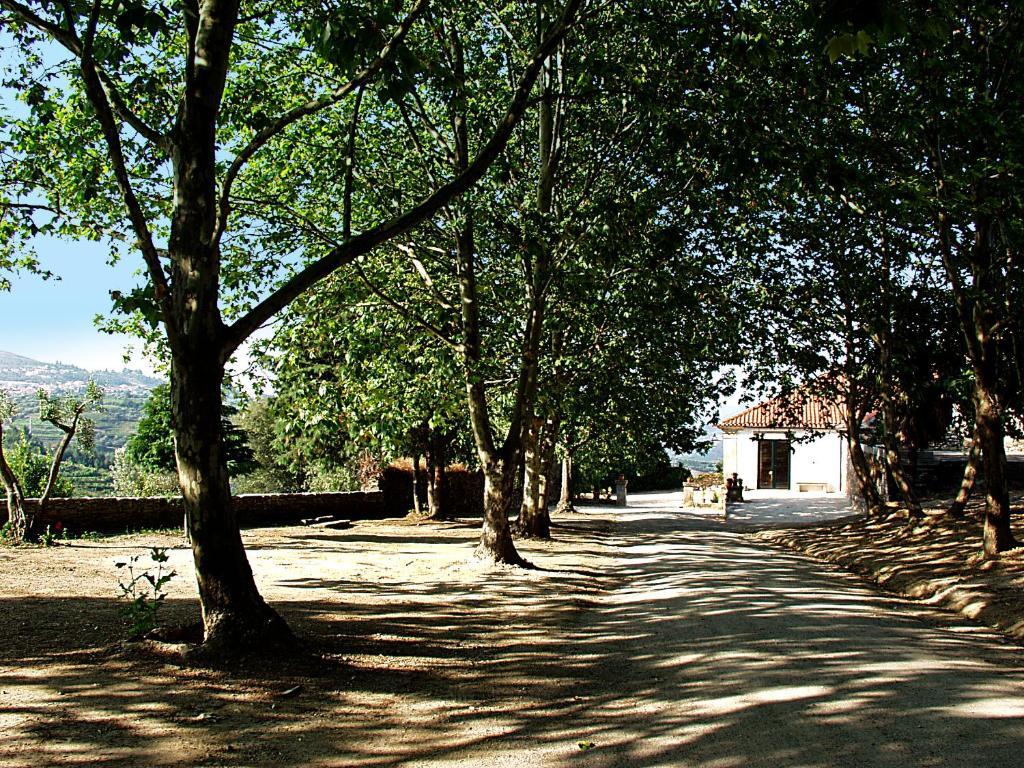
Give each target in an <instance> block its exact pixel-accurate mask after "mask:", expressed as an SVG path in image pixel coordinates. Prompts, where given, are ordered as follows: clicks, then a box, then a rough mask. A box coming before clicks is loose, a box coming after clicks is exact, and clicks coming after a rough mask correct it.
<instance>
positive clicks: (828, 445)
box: [790, 432, 847, 493]
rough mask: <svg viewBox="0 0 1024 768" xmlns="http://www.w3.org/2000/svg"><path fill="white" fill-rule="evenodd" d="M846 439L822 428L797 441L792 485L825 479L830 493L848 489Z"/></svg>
mask: <svg viewBox="0 0 1024 768" xmlns="http://www.w3.org/2000/svg"><path fill="white" fill-rule="evenodd" d="M846 450H847V449H846V441H845V440H843V438H842V437H840V436H839V434H837V433H836V432H822V433H818V434H817V436H815V437H813V438H812V439H810V440H809V441H807V442H800V443H795V444H794V450H793V466H792V469H791V471H790V481H791V483H792V484H791V486H790V487H791V488H792V489H793V490H794V491H795V490H798V489H799V488H800V483H826V484H827V485H828V486H829V487H828V488H827V490H828V491H829V492H830V493H838V492H840V491H843V492H845V491H846V477H845V475H846Z"/></svg>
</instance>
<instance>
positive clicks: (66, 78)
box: [0, 0, 581, 652]
mask: <svg viewBox="0 0 1024 768" xmlns="http://www.w3.org/2000/svg"><path fill="white" fill-rule="evenodd" d="M580 4H581V0H568V2H567V3H566V5H565V7H564V9H563V12H562V13H561V14H560V15H559V16H558V17H557V18H555V19H554V20H553V21H552V23H551V24H550V25H549V26H548V27H547V28H546V29H545V31H544V34H543V36H542V37H541V38H540V42H539V44H537V45H536V46H531V47H530V52H529V53H527V55H526V56H525V57H524V56H522V55H519V56H516V57H515V59H514V62H510V64H511V65H512V66H513V68H514V69H521V71H522V76H521V77H520V78H519V80H518V82H516V83H515V84H514V86H513V88H512V90H511V95H510V97H509V100H508V107H507V109H506V110H505V111H504V114H503V116H502V117H501V118H500V119H499V120H498V122H497V123H496V124H495V126H496V127H495V128H494V130H493V132H492V133H491V135H490V137H489V139H488V141H487V142H486V143H485V144H483V145H482V146H481V148H480V151H479V152H478V153H477V154H476V155H475V156H474V158H473V159H472V161H471V162H468V163H467V164H466V166H465V168H464V169H463V170H462V172H461V173H459V174H457V175H453V176H452V177H450V180H449V181H448V182H447V183H445V184H444V185H443V186H441V187H440V188H439V189H438V190H436V191H435V192H434V193H433V194H431V195H429V196H427V197H425V198H422V199H419V202H415V203H408V204H405V205H402V206H400V207H399V208H397V209H393V210H392V211H391V212H390V213H389V215H388V216H387V217H386V218H385V219H383V220H381V221H379V222H375V223H368V225H367V227H366V228H365V229H363V230H362V231H361V232H359V233H357V234H353V233H352V231H351V230H350V229H349V228H348V227H347V226H340V225H339V224H338V217H336V218H335V221H334V223H333V225H332V231H333V232H335V234H336V236H335V237H333V238H332V240H333V245H331V246H330V247H327V248H317V249H313V250H308V251H305V252H304V253H302V254H301V256H300V264H299V266H297V267H296V269H295V270H294V271H293V272H292V273H291V274H290V275H286V276H284V277H283V278H282V277H281V274H280V273H281V264H282V261H286V259H285V257H286V254H287V251H285V250H283V249H282V248H281V247H279V243H276V242H274V241H273V240H272V239H271V240H268V239H262V240H261V239H260V237H259V232H260V229H261V225H262V224H263V223H265V222H267V221H270V220H273V219H274V218H275V217H278V216H285V217H287V216H288V213H287V211H286V210H284V209H283V208H282V207H281V206H279V205H278V204H277V203H276V202H273V201H266V200H265V199H264V200H263V201H256V202H254V201H253V196H246V197H243V196H242V195H240V194H239V188H240V187H241V188H245V187H248V186H249V185H250V183H251V182H253V181H255V182H256V183H257V188H258V184H259V181H260V179H259V177H258V169H259V166H260V164H259V163H258V162H257V163H251V161H252V160H253V159H254V158H258V156H260V155H264V156H270V157H275V156H276V153H278V152H279V151H280V150H281V148H282V147H285V148H287V147H289V146H291V144H290V142H291V139H292V138H293V137H294V134H293V133H292V131H293V130H300V129H301V128H302V127H303V125H304V124H311V123H314V122H316V123H318V124H327V125H331V124H332V121H333V120H336V119H337V118H338V117H339V116H340V115H343V114H345V109H346V107H348V106H349V104H351V102H352V99H355V98H357V97H358V94H362V93H363V92H364V90H367V89H369V88H372V87H378V88H389V87H392V86H393V85H394V79H393V78H392V77H390V76H389V75H390V73H393V72H394V67H396V66H404V67H407V68H410V69H411V68H413V67H414V66H415V64H416V61H417V59H416V57H415V56H412V55H409V52H408V51H407V49H406V48H405V46H404V43H405V41H406V38H407V37H408V35H409V33H410V30H411V29H412V28H413V26H414V25H415V23H416V21H417V19H418V18H419V17H420V16H421V15H422V13H423V10H424V8H425V6H426V1H425V0H418V1H417V2H416V3H415V4H413V5H412V6H411V7H410V8H408V10H407V11H406V13H405V15H404V16H401V15H400V14H401V12H402V10H403V9H401V8H397V7H395V6H392V5H388V6H383V5H377V4H369V5H363V4H361V3H357V2H353V3H341V4H340V5H339V6H337V7H333V6H332V7H330V8H327V9H324V8H322V7H320V6H308V5H307V4H304V3H286V4H281V3H266V2H260V1H259V0H254V1H253V2H252V3H250V4H249V5H247V6H246V9H245V12H244V13H243V12H242V10H241V7H240V4H239V3H238V2H236V1H234V0H211V1H209V2H203V3H196V2H192V1H191V0H190V1H189V2H185V3H182V4H180V5H177V6H164V5H160V4H156V3H148V2H144V1H143V0H131V1H130V2H128V3H123V2H122V3H118V4H113V3H111V4H107V3H105V2H103V1H102V0H98V1H97V2H93V3H84V2H80V1H78V0H74V1H72V2H67V3H62V4H60V5H59V6H54V5H51V4H49V3H45V2H33V3H29V4H23V3H22V2H19V0H0V9H2V10H3V17H2V21H3V24H4V27H5V28H6V29H7V30H8V31H9V34H11V35H13V37H14V40H15V42H16V43H17V47H18V48H19V49H20V50H22V51H23V52H25V55H24V56H23V58H22V59H21V61H20V63H19V65H18V67H17V72H16V73H15V75H16V77H15V78H14V80H15V85H16V87H17V88H18V90H20V91H21V92H22V93H25V94H26V97H25V99H26V103H27V105H28V107H29V108H30V110H31V112H32V115H31V119H29V120H25V121H9V122H7V124H6V125H5V130H6V135H7V137H8V141H7V142H6V143H7V146H8V147H9V148H11V151H14V152H15V153H16V154H17V156H18V162H17V164H15V165H14V167H13V168H12V173H11V175H10V178H9V179H7V180H5V183H6V185H7V194H8V196H9V197H11V198H15V197H17V198H18V199H17V200H14V201H13V202H12V205H14V206H16V207H20V208H21V209H24V208H25V206H28V205H32V204H35V202H36V201H37V200H38V199H43V200H45V201H46V204H47V207H48V208H49V211H50V215H53V216H56V217H58V218H59V219H61V222H62V223H61V227H62V230H61V231H62V232H63V233H64V234H69V235H72V236H91V237H107V238H111V237H118V236H120V235H121V233H122V232H124V231H125V229H126V228H127V230H128V231H129V232H131V236H130V243H131V245H130V246H125V250H128V249H129V248H134V249H137V250H138V252H139V253H141V255H142V257H143V260H144V263H145V265H146V276H147V280H148V282H147V285H146V286H144V287H143V288H140V289H138V290H136V291H134V292H132V293H131V294H128V295H120V296H116V297H115V298H116V299H117V301H118V303H119V306H120V307H122V308H124V309H128V310H134V311H136V312H137V313H139V315H140V316H141V317H142V318H144V319H145V321H147V322H148V323H149V324H150V327H154V328H155V327H156V326H157V325H160V326H161V327H162V330H163V335H164V340H165V342H166V345H167V349H168V352H169V357H170V363H171V365H170V367H171V397H172V411H173V414H174V430H175V447H176V459H177V468H178V474H179V478H180V482H181V487H182V494H183V497H184V503H185V508H186V516H187V520H188V525H189V530H190V533H191V540H192V549H193V556H194V559H195V563H196V575H197V581H198V586H199V595H200V602H201V605H202V611H203V621H204V626H205V640H204V642H205V644H206V647H207V650H208V651H213V652H216V651H223V652H229V651H230V652H242V651H244V650H246V649H251V648H259V647H263V646H265V645H266V644H268V643H274V642H289V641H290V639H291V633H290V631H289V630H288V628H287V626H286V625H285V623H284V622H283V621H282V620H281V619H280V617H279V616H278V615H277V614H276V612H274V611H273V610H272V609H271V608H270V607H269V606H267V605H266V603H265V602H264V601H263V599H262V597H261V596H260V595H259V592H258V590H257V589H256V585H255V582H254V580H253V578H252V572H251V569H250V567H249V564H248V561H247V559H246V556H245V551H244V548H243V546H242V542H241V536H240V534H239V530H238V524H237V520H236V518H235V515H234V512H233V511H232V506H231V500H230V486H229V481H228V472H227V468H226V457H225V451H224V441H223V434H222V431H221V424H222V421H221V415H222V413H221V411H222V402H221V401H222V394H221V389H222V384H223V379H224V368H225V364H226V363H227V361H228V360H229V358H230V357H231V355H232V354H233V353H234V352H235V351H236V350H237V349H238V347H239V345H240V344H242V343H243V342H244V341H245V340H246V339H247V338H248V337H249V336H250V335H251V334H252V333H253V332H254V331H255V330H257V329H258V328H259V327H260V326H262V325H263V324H264V323H266V322H267V321H268V320H270V319H271V318H272V317H273V316H274V315H275V314H277V313H278V312H279V311H280V310H282V309H283V308H285V307H286V306H287V305H288V304H289V303H291V302H292V301H293V300H294V299H295V298H297V297H298V296H300V295H302V294H303V293H304V292H305V291H306V290H308V289H309V288H310V287H312V286H313V285H315V284H316V283H317V282H319V281H320V280H321V279H323V278H324V277H326V276H327V275H329V274H331V273H332V272H334V271H335V270H337V269H339V268H341V267H343V266H345V265H347V264H350V263H351V262H352V261H353V260H354V259H356V258H358V257H360V256H362V255H363V254H366V253H369V252H370V251H372V250H373V249H374V248H376V247H377V246H379V245H381V244H382V243H386V242H388V241H389V240H391V239H393V238H395V237H397V236H399V235H400V234H402V233H404V232H407V231H408V230H409V229H410V228H412V227H414V226H416V225H417V224H418V223H420V222H422V221H424V220H426V219H428V218H429V217H431V216H432V215H434V214H436V213H437V211H439V210H441V209H442V208H443V207H444V206H445V205H446V204H447V203H449V202H451V201H452V200H454V199H455V198H456V197H457V196H458V195H460V194H462V193H463V192H464V191H465V190H466V189H468V188H469V187H471V186H472V185H473V184H474V183H475V182H476V181H477V180H478V179H479V178H480V177H481V176H482V175H483V174H484V173H485V172H486V170H487V168H488V167H489V166H490V165H491V163H492V162H493V161H494V159H495V158H496V157H497V156H498V155H499V154H500V152H501V150H502V148H503V147H504V146H505V144H506V142H507V141H508V138H509V136H510V135H511V133H512V131H513V129H514V128H515V125H516V123H517V122H518V120H519V119H520V117H521V116H522V114H523V111H524V110H525V108H526V106H527V103H528V100H529V98H530V93H531V90H532V86H533V83H534V81H535V79H536V77H537V75H538V73H539V72H540V70H541V68H542V67H543V65H544V62H545V61H546V60H547V58H548V57H549V56H550V55H551V54H552V52H553V51H554V50H555V49H556V47H557V46H558V44H559V42H560V40H561V39H562V37H563V36H564V35H565V34H566V32H567V31H568V30H569V29H570V28H571V27H572V25H573V24H574V23H575V20H576V13H577V10H578V9H579V6H580ZM384 30H389V31H388V32H384ZM307 42H308V43H309V45H308V46H307V45H304V43H307ZM55 50H59V51H60V53H61V54H62V55H63V56H64V58H62V59H60V60H59V61H57V62H54V63H52V64H51V62H49V61H47V62H46V63H45V65H44V63H43V59H44V56H43V53H44V52H45V53H46V54H47V55H49V54H51V53H52V52H53V51H55ZM510 71H513V70H510ZM311 78H312V79H311ZM310 90H313V91H316V92H317V93H316V95H315V96H313V97H312V98H309V96H308V94H309V92H310ZM72 147H73V148H75V149H74V152H73V153H71V154H70V156H69V148H72ZM85 147H87V148H88V151H84V148H85ZM99 158H105V159H104V160H100V159H99ZM57 168H59V169H60V170H59V172H56V173H51V169H54V170H55V169H57ZM297 170H299V169H296V168H295V167H294V166H293V165H290V164H287V163H282V164H280V165H277V166H276V168H275V172H276V173H277V174H278V175H280V174H282V173H283V174H284V175H288V173H289V172H290V171H291V172H293V173H294V172H296V171H297ZM247 174H248V176H247ZM252 174H256V177H255V178H253V177H252ZM250 189H251V187H250ZM346 199H347V200H351V196H348V197H347V198H346ZM344 207H345V206H344V205H339V206H338V208H337V209H336V210H337V212H338V213H341V209H342V208H344ZM345 218H346V219H347V220H350V219H349V217H348V216H346V217H345ZM293 221H294V220H293ZM125 225H127V227H126V226H125ZM25 226H28V227H31V226H32V223H31V221H30V222H29V223H27V224H26V225H25ZM254 233H255V234H254ZM253 242H255V243H257V245H256V246H255V247H253ZM256 254H261V255H262V256H264V257H266V258H263V259H257V258H255V255H256ZM261 278H262V279H263V284H264V285H265V284H267V283H269V286H268V290H267V291H266V292H261V291H260V288H261V287H262V286H261ZM231 289H234V291H235V293H236V295H240V296H241V297H243V299H244V298H245V297H248V298H249V301H248V302H247V304H246V305H245V306H242V307H241V308H239V309H238V311H237V314H235V315H234V316H233V319H232V317H229V318H228V319H229V320H230V322H225V318H224V317H223V315H222V303H223V302H224V301H225V299H226V295H227V294H230V293H231ZM243 304H245V302H243Z"/></svg>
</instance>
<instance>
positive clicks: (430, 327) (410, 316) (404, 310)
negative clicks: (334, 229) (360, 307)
mask: <svg viewBox="0 0 1024 768" xmlns="http://www.w3.org/2000/svg"><path fill="white" fill-rule="evenodd" d="M354 266H355V270H356V274H357V275H358V276H359V279H360V280H361V281H362V283H363V285H365V286H366V288H367V290H369V291H370V293H372V294H373V295H374V296H376V297H377V298H378V299H380V300H381V301H382V302H384V303H385V304H386V305H387V306H389V307H391V308H392V309H393V310H395V311H396V312H397V313H398V314H399V315H401V316H402V317H404V318H405V319H406V320H408V321H409V322H412V323H415V324H416V325H418V326H420V327H421V328H423V329H424V330H425V331H427V333H429V334H430V335H431V336H433V337H435V338H436V339H438V340H439V341H442V342H444V343H445V344H447V345H448V346H449V347H451V348H452V349H454V350H455V351H456V352H462V345H461V344H459V343H457V342H455V341H452V340H451V339H450V338H448V336H447V335H446V334H445V333H444V331H442V330H441V329H440V328H438V327H437V326H436V325H434V324H433V323H430V322H428V321H426V320H424V319H423V318H422V317H420V316H419V315H417V314H416V313H415V312H413V311H412V310H410V309H409V308H408V307H406V306H404V305H403V304H401V303H399V302H397V301H395V300H394V299H392V298H391V297H390V296H388V295H387V294H386V293H384V291H382V290H380V289H379V288H378V287H377V286H375V285H374V284H373V283H371V282H370V280H369V278H367V276H366V273H365V272H363V268H362V266H360V264H359V263H358V262H357V263H355V265H354Z"/></svg>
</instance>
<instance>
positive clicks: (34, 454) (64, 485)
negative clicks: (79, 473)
mask: <svg viewBox="0 0 1024 768" xmlns="http://www.w3.org/2000/svg"><path fill="white" fill-rule="evenodd" d="M5 455H6V456H7V463H8V464H9V465H10V467H11V471H13V472H14V474H15V475H16V476H17V478H18V481H19V482H20V483H21V489H22V492H23V493H24V494H25V495H26V496H28V497H29V498H38V497H39V496H41V495H42V493H43V491H44V490H45V489H46V479H47V477H48V476H49V474H50V464H51V462H52V461H53V459H52V458H51V457H50V456H47V455H46V451H44V450H43V449H42V448H41V447H39V446H37V445H33V444H32V443H30V442H29V441H28V438H27V437H26V436H25V434H24V433H22V435H21V439H20V440H19V441H18V442H17V443H15V445H14V447H13V448H11V449H9V450H7V451H6V452H5ZM73 493H74V487H73V485H72V483H71V480H70V479H68V478H67V477H63V476H60V475H58V476H57V483H56V485H55V486H54V488H53V496H55V497H61V496H64V497H66V496H71V495H72V494H73Z"/></svg>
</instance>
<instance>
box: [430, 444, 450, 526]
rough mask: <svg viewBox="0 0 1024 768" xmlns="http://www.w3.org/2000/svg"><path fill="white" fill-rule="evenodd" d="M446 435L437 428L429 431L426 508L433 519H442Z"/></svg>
mask: <svg viewBox="0 0 1024 768" xmlns="http://www.w3.org/2000/svg"><path fill="white" fill-rule="evenodd" d="M446 443H447V437H446V436H445V435H443V434H441V433H440V431H438V430H436V429H435V430H433V431H431V432H430V438H429V450H428V454H427V455H428V462H427V509H428V513H429V515H430V517H431V519H433V520H443V519H444V516H445V509H444V482H445V476H444V473H445V469H446V467H447V466H448V460H447V456H446V453H447V451H446V450H445V448H446V446H445V444H446Z"/></svg>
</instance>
